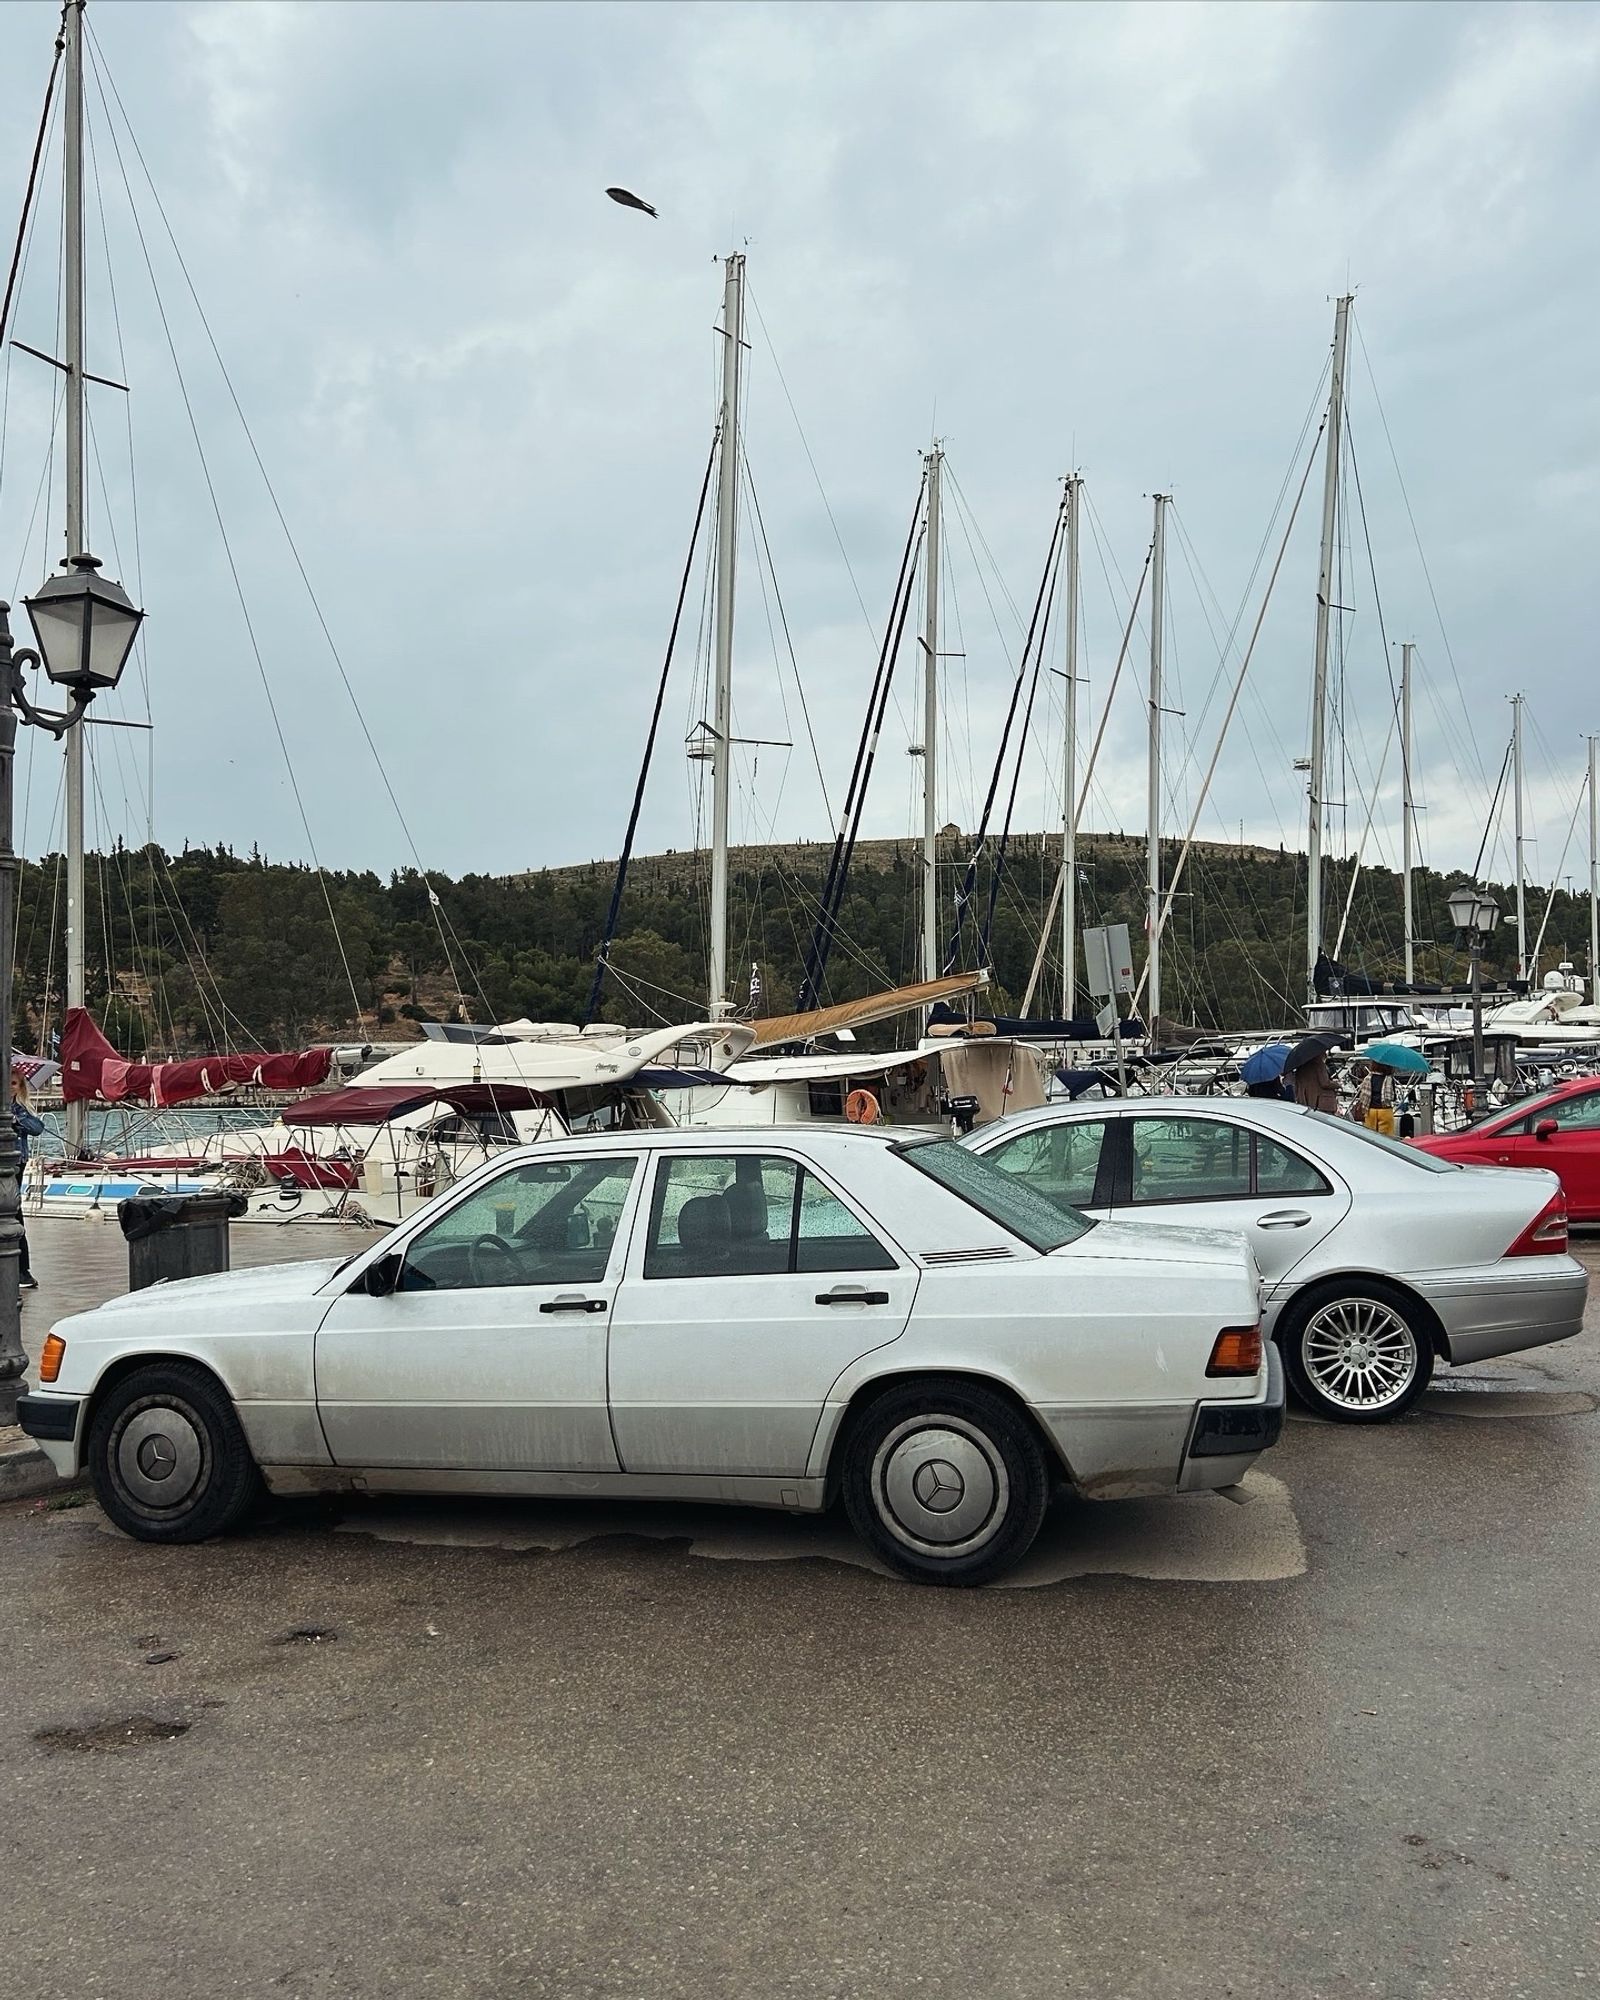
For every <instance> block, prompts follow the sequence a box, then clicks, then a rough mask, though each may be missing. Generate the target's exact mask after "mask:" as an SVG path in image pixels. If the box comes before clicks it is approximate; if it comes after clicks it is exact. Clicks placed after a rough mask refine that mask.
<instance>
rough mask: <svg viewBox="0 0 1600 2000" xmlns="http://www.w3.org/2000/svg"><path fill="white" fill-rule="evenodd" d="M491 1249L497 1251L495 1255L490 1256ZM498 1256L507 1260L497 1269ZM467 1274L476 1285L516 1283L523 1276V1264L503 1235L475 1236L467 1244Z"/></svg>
mask: <svg viewBox="0 0 1600 2000" xmlns="http://www.w3.org/2000/svg"><path fill="white" fill-rule="evenodd" d="M491 1250H493V1251H494V1252H495V1253H496V1256H495V1257H490V1256H489V1254H488V1253H489V1252H490V1251H491ZM497 1258H504V1260H505V1262H504V1263H501V1264H500V1265H499V1268H498V1269H496V1261H497ZM508 1265H509V1267H510V1268H509V1269H507V1266H508ZM467 1274H468V1276H469V1277H470V1278H471V1279H472V1282H473V1283H474V1284H475V1285H480V1286H483V1287H485V1288H488V1287H489V1286H492V1285H504V1284H513V1285H514V1284H516V1283H517V1281H518V1280H519V1279H520V1278H521V1276H522V1265H521V1263H520V1262H519V1261H518V1258H517V1253H516V1251H515V1250H514V1249H513V1248H512V1247H511V1245H510V1244H509V1243H508V1242H507V1241H506V1239H505V1238H504V1237H503V1236H489V1235H485V1236H475V1237H474V1238H473V1240H472V1241H471V1242H470V1243H469V1244H468V1245H467Z"/></svg>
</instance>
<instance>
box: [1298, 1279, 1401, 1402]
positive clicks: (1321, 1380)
mask: <svg viewBox="0 0 1600 2000" xmlns="http://www.w3.org/2000/svg"><path fill="white" fill-rule="evenodd" d="M1300 1357H1301V1361H1302V1364H1303V1366H1304V1368H1305V1371H1306V1378H1307V1380H1308V1381H1309V1382H1310V1384H1311V1386H1312V1387H1313V1388H1314V1389H1315V1390H1316V1392H1317V1394H1318V1395H1319V1396H1325V1397H1326V1398H1327V1400H1328V1401H1329V1402H1330V1403H1334V1404H1337V1405H1338V1407H1339V1408H1340V1409H1342V1410H1384V1409H1387V1408H1388V1407H1389V1405H1390V1404H1391V1403H1397V1402H1399V1401H1400V1399H1401V1397H1402V1396H1404V1395H1405V1393H1406V1391H1407V1390H1408V1389H1409V1388H1410V1387H1411V1385H1412V1383H1413V1382H1414V1381H1415V1380H1416V1375H1417V1369H1418V1367H1419V1366H1420V1364H1421V1359H1422V1357H1421V1354H1420V1352H1419V1350H1418V1347H1417V1337H1416V1335H1415V1334H1414V1333H1413V1332H1412V1331H1411V1328H1410V1327H1409V1326H1408V1325H1407V1324H1406V1321H1405V1319H1404V1317H1403V1315H1402V1314H1400V1313H1399V1312H1397V1311H1396V1309H1395V1308H1394V1307H1393V1306H1391V1305H1385V1304H1384V1302H1383V1300H1381V1299H1362V1298H1357V1299H1332V1300H1330V1301H1329V1303H1328V1304H1327V1305H1325V1306H1319V1307H1318V1308H1317V1310H1316V1311H1315V1312H1314V1313H1313V1314H1312V1315H1311V1317H1310V1319H1309V1320H1308V1321H1307V1322H1306V1329H1305V1332H1304V1333H1303V1334H1302V1335H1301V1339H1300Z"/></svg>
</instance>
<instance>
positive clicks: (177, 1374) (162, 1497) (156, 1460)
mask: <svg viewBox="0 0 1600 2000" xmlns="http://www.w3.org/2000/svg"><path fill="white" fill-rule="evenodd" d="M88 1461H89V1475H90V1477H91V1478H92V1479H93V1481H94V1491H95V1498H96V1499H97V1500H98V1501H99V1502H100V1505H101V1506H102V1508H104V1510H105V1512H106V1513H107V1514H108V1515H109V1516H110V1518H111V1519H112V1520H113V1521H115V1522H116V1524H117V1526H118V1527H119V1528H121V1529H122V1531H123V1533H124V1534H128V1535H133V1536H134V1537H136V1538H137V1539H138V1540H139V1541H141V1542H203V1541H206V1540H208V1539H209V1538H210V1537H211V1536H212V1535H222V1534H226V1533H227V1531H228V1530H229V1529H230V1528H232V1527H235V1526H236V1525H237V1524H238V1522H239V1521H240V1520H242V1519H243V1517H244V1516H245V1514H246V1513H247V1512H248V1511H249V1509H250V1507H251V1506H252V1505H253V1504H254V1502H255V1501H256V1500H257V1499H258V1498H259V1496H260V1493H261V1474H260V1473H259V1472H258V1471H257V1470H256V1463H255V1460H254V1459H253V1458H252V1457H251V1456H250V1447H249V1446H248V1445H247V1444H246V1443H245V1440H244V1432H243V1431H242V1430H241V1429H240V1428H239V1419H238V1417H237V1416H236V1415H235V1414H234V1408H233V1404H232V1403H231V1402H230V1401H229V1399H228V1396H227V1394H226V1392H225V1391H224V1390H223V1389H222V1387H221V1385H220V1384H219V1383H218V1382H217V1380H216V1378H215V1377H214V1376H212V1375H209V1374H207V1372H206V1371H205V1369H203V1368H197V1367H195V1366H194V1365H193V1364H192V1363H188V1362H183V1361H158V1362H152V1363H151V1364H150V1366H149V1367H147V1368H140V1369H137V1370H136V1371H135V1372H134V1373H133V1374H131V1375H125V1376H124V1377H123V1379H122V1380H121V1381H120V1382H118V1383H117V1384H116V1385H115V1386H114V1387H113V1388H111V1389H109V1390H108V1391H107V1392H106V1394H105V1395H104V1396H103V1397H102V1398H101V1400H100V1402H99V1403H98V1404H97V1406H96V1408H95V1413H94V1416H93V1419H92V1420H91V1422H90V1425H89V1448H88ZM168 1482H171V1486H170V1491H168V1490H165V1489H167V1487H168Z"/></svg>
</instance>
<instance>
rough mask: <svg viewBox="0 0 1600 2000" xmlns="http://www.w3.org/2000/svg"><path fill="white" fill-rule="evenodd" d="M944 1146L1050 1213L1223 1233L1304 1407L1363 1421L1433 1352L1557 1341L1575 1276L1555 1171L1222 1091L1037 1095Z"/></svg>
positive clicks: (1572, 1326)
mask: <svg viewBox="0 0 1600 2000" xmlns="http://www.w3.org/2000/svg"><path fill="white" fill-rule="evenodd" d="M961 1144H962V1145H964V1146H967V1147H969V1148H971V1149H972V1150H973V1151H974V1152H975V1153H977V1154H978V1155H979V1156H980V1157H981V1158H984V1159H987V1160H990V1161H992V1162H993V1164H994V1165H995V1166H998V1167H1002V1168H1004V1169H1005V1171H1006V1172H1007V1173H1009V1174H1012V1175H1013V1176H1015V1177H1016V1179H1017V1180H1018V1181H1019V1182H1020V1183H1021V1185H1022V1186H1024V1187H1027V1188H1031V1189H1032V1190H1033V1191H1034V1192H1035V1193H1036V1194H1040V1195H1043V1196H1045V1197H1046V1198H1047V1199H1049V1200H1051V1201H1055V1202H1057V1203H1059V1204H1061V1205H1062V1207H1063V1212H1066V1211H1067V1210H1068V1209H1070V1211H1071V1213H1073V1214H1078V1213H1080V1212H1082V1213H1085V1214H1089V1215H1097V1216H1111V1217H1114V1218H1116V1219H1118V1220H1126V1221H1129V1222H1142V1223H1147V1224H1159V1223H1161V1222H1166V1221H1170V1222H1175V1223H1181V1224H1184V1225H1187V1226H1189V1227H1194V1226H1197V1225H1202V1226H1204V1227H1207V1228H1211V1229H1237V1230H1241V1231H1242V1232H1243V1233H1244V1235H1245V1236H1246V1237H1247V1239H1248V1240H1249V1243H1250V1245H1251V1248H1252V1249H1253V1251H1254V1252H1255V1257H1256V1261H1257V1263H1258V1264H1259V1266H1260V1268H1261V1275H1262V1278H1263V1280H1264V1282H1265V1286H1266V1292H1265V1303H1266V1312H1265V1318H1264V1322H1263V1324H1264V1327H1265V1330H1266V1331H1267V1332H1268V1333H1269V1334H1271V1335H1272V1336H1273V1337H1274V1339H1275V1341H1276V1343H1277V1345H1278V1347H1279V1348H1280V1349H1281V1350H1282V1353H1283V1360H1284V1367H1285V1370H1286V1372H1287V1374H1288V1377H1289V1383H1290V1386H1291V1387H1292V1388H1293V1389H1294V1391H1295V1393H1296V1394H1297V1395H1298V1396H1299V1397H1300V1398H1301V1400H1302V1401H1303V1402H1305V1403H1306V1404H1308V1405H1309V1406H1310V1407H1311V1408H1312V1409H1314V1410H1316V1411H1318V1412H1320V1413H1321V1414H1322V1415H1324V1416H1327V1417H1333V1418H1336V1419H1338V1420H1339V1421H1341V1422H1344V1423H1381V1422H1383V1421H1385V1420H1387V1419H1389V1418H1392V1417H1397V1416H1399V1415H1400V1414H1401V1412H1402V1411H1404V1410H1407V1409H1409V1408H1410V1407H1411V1405H1412V1404H1413V1403H1414V1402H1415V1401H1416V1399H1417V1398H1418V1396H1420V1395H1421V1394H1422V1392H1423V1390H1424V1389H1425V1388H1426V1387H1427V1386H1428V1383H1429V1380H1430V1379H1431V1377H1432V1374H1433V1368H1434V1363H1435V1361H1444V1362H1447V1363H1454V1364H1458V1365H1459V1364H1460V1363H1462V1362H1468V1361H1487V1360H1490V1359H1491V1358H1493V1357H1495V1356H1497V1355H1501V1354H1511V1353H1514V1352H1515V1351H1516V1350H1517V1349H1519V1348H1524V1347H1539V1346H1542V1345H1544V1343H1545V1342H1547V1341H1553V1340H1569V1339H1571V1337H1572V1336H1573V1334H1575V1333H1577V1332H1578V1331H1579V1329H1580V1328H1581V1327H1582V1324H1583V1308H1584V1301H1585V1298H1586V1296H1587V1292H1588V1283H1589V1280H1588V1274H1587V1272H1585V1270H1584V1268H1583V1266H1582V1265H1581V1264H1579V1263H1578V1262H1577V1261H1576V1260H1575V1259H1573V1258H1572V1257H1569V1256H1568V1255H1567V1208H1566V1198H1565V1196H1564V1195H1563V1194H1562V1191H1561V1183H1560V1182H1559V1180H1558V1179H1557V1178H1556V1176H1555V1175H1554V1174H1551V1173H1537V1172H1530V1171H1528V1170H1526V1169H1523V1170H1519V1171H1504V1172H1503V1171H1500V1170H1497V1169H1494V1168H1487V1167H1459V1166H1454V1165H1452V1164H1451V1163H1450V1162H1449V1161H1447V1160H1441V1159H1434V1158H1432V1157H1431V1156H1430V1155H1428V1154H1427V1153H1424V1152H1421V1151H1419V1150H1418V1149H1417V1148H1416V1147H1414V1146H1408V1145H1405V1144H1403V1143H1402V1142H1401V1141H1399V1140H1396V1139H1385V1138H1381V1137H1380V1136H1379V1135H1378V1134H1376V1133H1374V1132H1369V1131H1367V1130H1366V1128H1365V1127H1364V1126H1360V1125H1356V1124H1353V1123H1352V1122H1351V1121H1350V1120H1349V1119H1347V1118H1331V1117H1327V1116H1324V1115H1323V1114H1322V1113H1320V1112H1315V1111H1308V1110H1306V1109H1305V1108H1304V1107H1303V1106H1301V1105H1298V1104H1282V1103H1277V1102H1274V1101H1273V1100H1271V1099H1261V1098H1238V1097H1166V1098H1162V1097H1142V1098H1135V1099H1132V1100H1123V1101H1112V1102H1109V1103H1108V1102H1104V1101H1102V1102H1099V1103H1095V1104H1082V1105H1073V1106H1066V1105H1049V1106H1046V1107H1044V1108H1043V1109H1042V1110H1038V1111H1019V1112H1017V1113H1015V1114H1014V1115H1013V1116H1012V1117H1009V1118H1003V1119H1000V1120H999V1121H998V1122H996V1123H995V1124H993V1125H988V1126H985V1127H984V1128H983V1130H982V1131H980V1132H974V1133H972V1134H971V1135H970V1136H969V1137H967V1138H965V1139H963V1140H962V1141H961Z"/></svg>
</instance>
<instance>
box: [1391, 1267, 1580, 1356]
mask: <svg viewBox="0 0 1600 2000" xmlns="http://www.w3.org/2000/svg"><path fill="white" fill-rule="evenodd" d="M1410 1282H1411V1283H1412V1284H1413V1285H1414V1286H1415V1287H1416V1289H1417V1290H1418V1291H1419V1292H1421V1294H1422V1295H1423V1297H1424V1298H1425V1299H1426V1300H1427V1301H1428V1303H1429V1305H1431V1306H1432V1307H1433V1309H1434V1311H1435V1312H1436V1313H1437V1314H1438V1315H1439V1322H1440V1324H1441V1325H1442V1326H1443V1328H1444V1337H1445V1350H1446V1359H1447V1360H1449V1361H1450V1363H1451V1364H1452V1365H1453V1366H1455V1367H1460V1366H1461V1365H1462V1364H1463V1363H1464V1362H1469V1361H1492V1360H1493V1359H1494V1358H1495V1357H1496V1356H1497V1355H1501V1354H1515V1353H1517V1352H1518V1351H1519V1350H1520V1349H1522V1348H1524V1347H1544V1346H1546V1345H1547V1344H1548V1343H1549V1342H1551V1341H1553V1340H1570V1339H1571V1338H1572V1336H1573V1335H1574V1334H1575V1333H1579V1332H1581V1331H1582V1328H1583V1308H1584V1304H1585V1302H1586V1301H1587V1299H1588V1296H1589V1274H1588V1272H1587V1271H1586V1270H1585V1269H1584V1268H1583V1266H1582V1265H1581V1264H1580V1263H1578V1261H1577V1260H1576V1258H1573V1257H1510V1258H1506V1259H1504V1260H1502V1261H1501V1262H1500V1263H1498V1264H1487V1265H1483V1266H1480V1267H1479V1268H1477V1269H1475V1270H1466V1271H1437V1272H1430V1273H1429V1274H1428V1275H1427V1276H1426V1277H1421V1278H1413V1279H1411V1280H1410Z"/></svg>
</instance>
